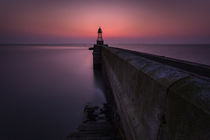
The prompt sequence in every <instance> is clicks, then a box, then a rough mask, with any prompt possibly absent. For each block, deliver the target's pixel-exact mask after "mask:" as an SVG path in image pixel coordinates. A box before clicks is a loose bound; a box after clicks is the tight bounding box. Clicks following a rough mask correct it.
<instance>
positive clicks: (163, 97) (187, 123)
mask: <svg viewBox="0 0 210 140" xmlns="http://www.w3.org/2000/svg"><path fill="white" fill-rule="evenodd" d="M93 62H94V67H95V68H98V67H102V69H103V71H104V74H105V75H107V79H108V81H109V83H110V87H111V89H112V93H113V97H114V101H115V103H116V106H117V113H118V114H119V116H120V119H119V120H121V121H120V123H121V126H122V129H123V130H124V133H125V134H124V135H125V138H126V139H128V140H130V139H133V140H137V139H143V140H207V139H209V137H210V80H209V77H210V76H209V73H210V68H209V66H204V65H200V64H196V63H191V62H186V61H181V60H175V59H170V58H166V57H160V56H155V55H150V54H145V53H139V52H135V51H129V50H124V49H119V48H113V47H108V46H104V45H95V46H94V51H93Z"/></svg>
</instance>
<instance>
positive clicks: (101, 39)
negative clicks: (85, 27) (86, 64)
mask: <svg viewBox="0 0 210 140" xmlns="http://www.w3.org/2000/svg"><path fill="white" fill-rule="evenodd" d="M96 42H97V45H103V44H104V40H103V38H102V29H101V27H99V28H98V38H97V41H96Z"/></svg>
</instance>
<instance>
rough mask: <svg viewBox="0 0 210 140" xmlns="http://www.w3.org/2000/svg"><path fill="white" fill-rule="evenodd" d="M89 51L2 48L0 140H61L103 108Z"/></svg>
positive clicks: (0, 61) (0, 52)
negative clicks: (89, 108)
mask: <svg viewBox="0 0 210 140" xmlns="http://www.w3.org/2000/svg"><path fill="white" fill-rule="evenodd" d="M103 102H105V99H104V97H103V91H102V89H101V88H100V86H99V85H98V84H97V81H96V80H95V79H94V74H93V66H92V52H91V51H89V50H88V48H87V47H77V46H75V47H74V46H73V47H72V46H71V47H62V46H57V47H55V46H53V47H50V46H45V47H39V46H22V47H21V46H2V47H0V112H1V115H0V139H1V140H4V139H5V140H7V139H8V140H29V139H30V140H35V139H36V140H44V139H45V140H46V139H50V140H60V139H64V138H65V137H66V136H67V135H68V134H69V133H70V132H72V131H74V129H75V128H76V127H77V126H78V125H79V124H80V123H81V122H82V120H83V108H84V106H85V105H86V104H87V103H95V104H97V103H103Z"/></svg>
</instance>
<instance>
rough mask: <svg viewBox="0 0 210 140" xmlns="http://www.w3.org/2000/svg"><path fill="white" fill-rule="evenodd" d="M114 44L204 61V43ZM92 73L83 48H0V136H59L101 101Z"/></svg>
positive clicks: (208, 60)
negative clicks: (86, 106)
mask: <svg viewBox="0 0 210 140" xmlns="http://www.w3.org/2000/svg"><path fill="white" fill-rule="evenodd" d="M115 46H116V47H122V48H127V49H132V50H136V51H141V52H147V53H153V54H157V55H164V56H168V57H173V58H178V59H184V60H188V61H193V62H198V63H203V64H208V65H210V46H209V45H115ZM89 47H90V46H89ZM94 75H95V74H94V73H93V66H92V52H91V51H89V50H88V47H78V46H75V47H72V46H71V47H62V46H57V47H55V46H54V47H50V46H49V47H47V46H44V47H41V46H40V47H39V46H22V47H21V46H16V47H15V46H2V47H0V140H61V139H65V137H66V136H67V135H68V134H69V133H70V132H72V131H73V130H74V129H75V128H76V127H77V126H78V125H79V124H80V123H81V122H82V120H83V109H84V106H85V105H86V104H87V103H91V104H93V103H94V104H101V103H104V102H105V99H104V95H103V90H102V89H103V85H101V81H98V79H100V78H96V77H95V76H94Z"/></svg>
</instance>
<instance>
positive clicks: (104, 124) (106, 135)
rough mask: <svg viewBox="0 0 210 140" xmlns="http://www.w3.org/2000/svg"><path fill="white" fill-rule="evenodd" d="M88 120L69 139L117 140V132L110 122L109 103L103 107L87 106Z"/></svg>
mask: <svg viewBox="0 0 210 140" xmlns="http://www.w3.org/2000/svg"><path fill="white" fill-rule="evenodd" d="M84 112H85V113H86V120H84V121H83V123H82V124H81V125H80V126H79V127H78V128H77V131H76V132H74V133H71V134H70V135H69V136H68V137H67V140H116V139H117V134H115V133H116V131H115V129H114V127H113V125H112V124H111V123H110V119H109V117H110V111H109V107H108V106H107V105H104V107H103V108H101V109H100V108H99V107H98V106H92V107H89V106H86V107H85V109H84Z"/></svg>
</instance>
